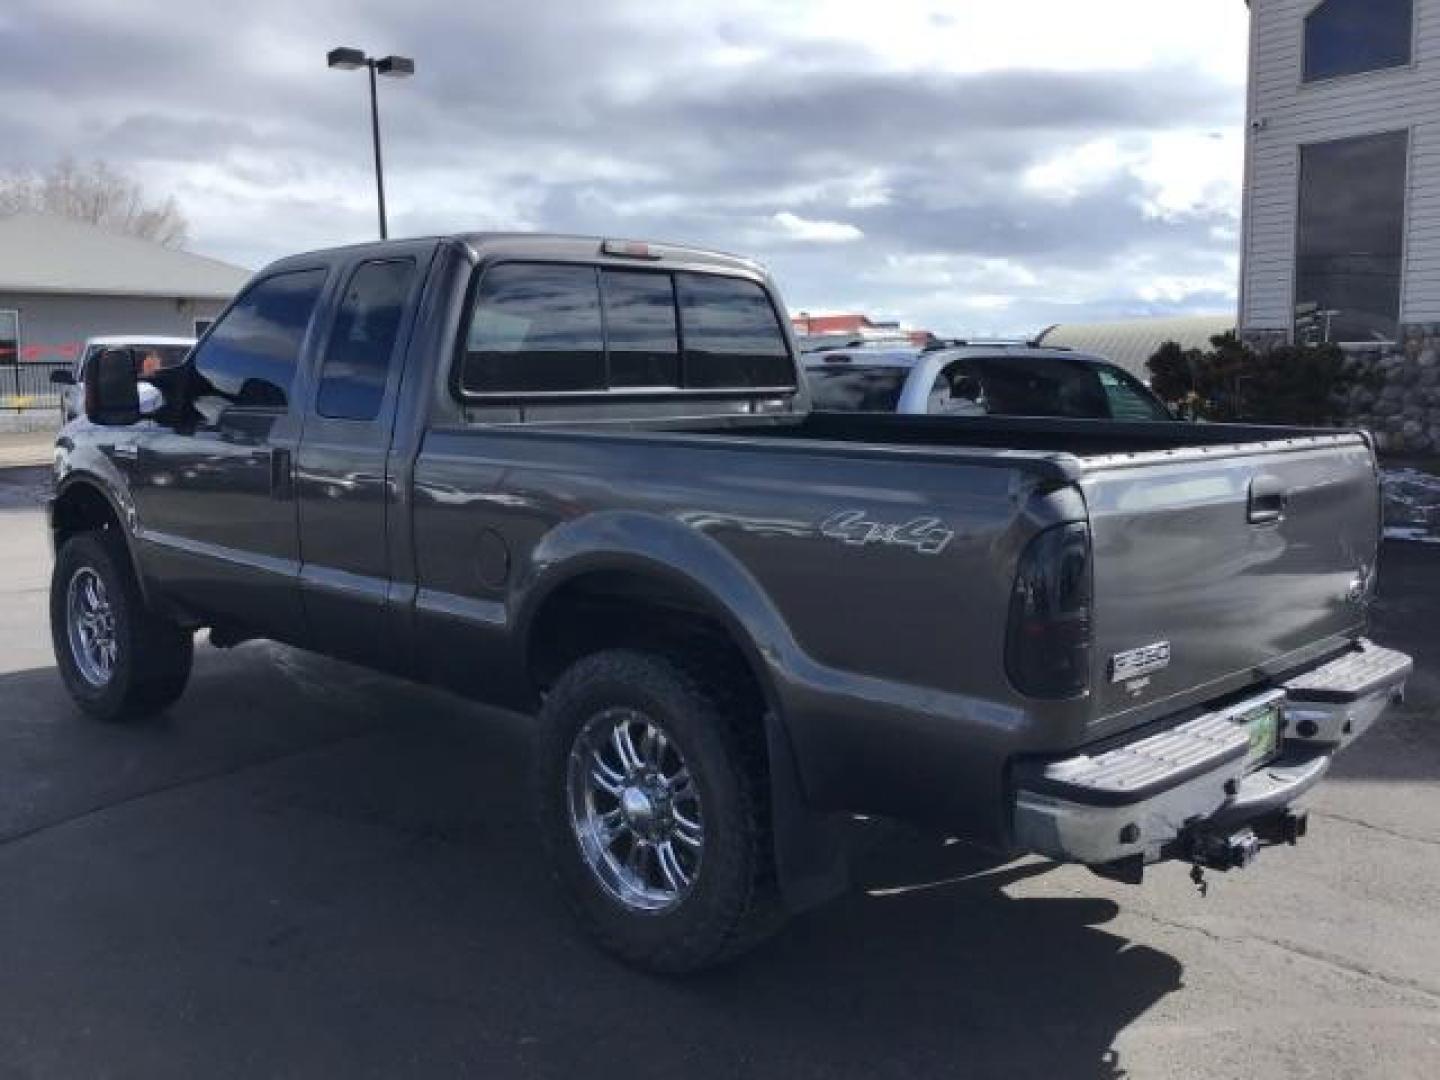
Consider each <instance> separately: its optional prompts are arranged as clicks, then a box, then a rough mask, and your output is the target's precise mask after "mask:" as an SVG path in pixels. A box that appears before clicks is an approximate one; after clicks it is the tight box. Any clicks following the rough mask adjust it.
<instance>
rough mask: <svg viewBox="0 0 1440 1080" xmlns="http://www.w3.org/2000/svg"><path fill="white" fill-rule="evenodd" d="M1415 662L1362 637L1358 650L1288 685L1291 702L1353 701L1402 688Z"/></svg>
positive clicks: (1286, 690)
mask: <svg viewBox="0 0 1440 1080" xmlns="http://www.w3.org/2000/svg"><path fill="white" fill-rule="evenodd" d="M1414 667H1415V661H1413V660H1411V659H1410V657H1408V656H1406V655H1405V654H1404V653H1402V652H1396V651H1395V650H1394V649H1385V648H1382V647H1380V646H1379V645H1376V644H1375V643H1374V642H1372V641H1367V640H1365V639H1364V638H1362V639H1361V640H1360V641H1359V642H1358V643H1357V644H1356V647H1355V648H1354V649H1352V650H1351V651H1350V652H1347V653H1343V654H1342V655H1340V656H1337V657H1336V658H1335V659H1334V660H1331V661H1330V662H1329V663H1328V664H1321V665H1320V666H1319V667H1317V668H1312V669H1311V670H1310V671H1307V672H1305V674H1303V675H1297V676H1296V677H1295V678H1293V679H1291V680H1290V681H1289V682H1287V683H1286V684H1285V692H1286V693H1287V694H1288V695H1289V696H1290V700H1291V701H1324V702H1335V703H1341V702H1350V701H1357V700H1359V699H1360V698H1363V697H1368V696H1369V695H1371V694H1374V693H1376V692H1377V691H1381V690H1384V689H1385V688H1387V687H1393V686H1402V685H1404V682H1405V680H1406V679H1407V678H1409V676H1410V672H1411V671H1412V670H1413V669H1414Z"/></svg>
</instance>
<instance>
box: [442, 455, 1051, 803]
mask: <svg viewBox="0 0 1440 1080" xmlns="http://www.w3.org/2000/svg"><path fill="white" fill-rule="evenodd" d="M1038 483H1039V481H1037V480H1036V479H1035V478H1034V477H1033V476H1031V475H1030V474H1028V473H1027V472H1026V471H1024V470H1023V469H1021V468H1018V467H1015V466H1014V465H1013V464H1011V465H1003V464H993V465H981V464H970V463H964V462H963V461H960V460H957V459H955V458H954V457H953V456H951V457H947V456H946V455H945V454H943V453H939V454H937V453H927V452H913V451H900V450H897V451H893V452H890V451H876V450H874V449H871V450H869V451H868V452H860V451H857V450H855V449H854V448H837V447H833V446H826V445H819V444H814V443H796V442H795V441H784V440H773V441H767V440H765V439H763V438H749V439H744V440H740V439H732V438H725V437H701V436H686V435H666V434H662V433H632V434H619V435H612V434H596V433H593V432H575V431H564V430H545V429H539V428H536V427H533V426H532V427H527V428H523V429H522V428H518V427H516V428H506V427H492V428H483V427H477V428H470V429H466V428H459V427H456V428H450V429H442V430H435V431H432V432H431V433H430V434H429V435H428V436H427V437H426V439H425V443H424V446H423V448H422V451H421V453H420V455H419V458H418V461H417V464H416V468H415V478H414V500H415V552H416V565H417V571H418V580H419V586H420V590H419V596H418V602H417V610H418V628H419V630H420V634H421V650H422V654H424V655H428V656H430V657H432V658H435V659H436V660H437V661H438V662H440V663H442V664H445V665H447V666H450V667H451V668H452V672H451V674H452V675H455V674H460V673H461V672H462V671H464V672H468V673H469V674H470V675H471V676H472V677H473V679H474V683H475V684H484V683H485V682H486V681H487V679H488V680H489V682H490V686H491V688H492V690H508V689H512V688H509V687H507V686H505V683H506V679H507V675H506V672H507V671H513V670H514V669H515V668H516V667H517V663H516V661H517V657H518V649H519V646H520V643H519V642H517V641H516V640H515V638H516V636H517V634H518V633H519V631H520V630H521V629H522V628H523V624H524V620H525V615H526V606H527V603H528V602H529V598H530V597H531V596H534V595H537V594H538V593H540V592H543V591H544V590H543V588H542V585H543V584H544V583H546V582H553V581H554V580H556V579H558V578H559V577H563V576H564V575H566V574H568V573H574V572H578V571H579V570H580V569H582V566H583V564H584V563H585V562H586V561H587V560H588V561H590V562H592V563H593V562H594V561H595V559H597V558H599V557H602V556H604V555H606V554H609V555H612V556H618V555H623V554H625V553H627V552H628V553H633V551H634V549H636V548H640V547H643V548H644V549H645V551H644V553H643V558H644V559H648V560H651V561H652V562H655V563H657V564H661V563H668V564H669V565H670V566H671V567H672V568H673V569H674V570H675V571H677V572H678V573H680V574H681V575H689V576H691V577H692V579H693V580H694V582H695V584H696V586H697V588H699V589H700V590H702V591H706V592H711V593H718V594H719V595H715V596H714V600H715V601H716V604H717V605H718V606H719V607H721V608H722V609H724V610H725V611H728V612H730V613H732V614H733V617H734V618H735V619H736V620H737V622H738V624H739V626H740V628H741V629H742V631H743V632H744V633H745V634H746V635H747V636H748V637H749V638H750V639H751V640H752V641H753V642H754V643H755V648H756V654H757V656H759V657H760V662H761V663H762V664H763V665H765V667H766V668H767V669H768V674H769V677H770V680H771V683H772V686H773V688H774V691H775V694H776V697H777V698H778V701H777V704H778V705H779V706H780V708H781V710H782V711H783V714H784V722H785V724H786V727H787V730H788V733H789V735H790V738H791V739H792V742H793V744H794V746H795V749H796V751H797V758H798V760H799V761H800V765H801V770H802V775H803V777H804V779H805V781H806V785H807V793H808V794H809V795H810V796H811V797H812V799H813V800H814V801H815V802H816V803H817V804H818V805H821V806H829V807H843V808H845V809H851V810H857V811H868V812H875V813H903V814H905V815H906V816H911V817H926V818H930V819H935V820H944V821H947V822H955V821H964V820H976V819H977V818H978V817H981V816H983V817H985V818H986V819H989V818H993V817H994V815H995V814H996V812H997V808H998V806H999V805H1000V803H1001V801H1002V800H1001V798H1000V796H1001V794H1002V792H1001V790H1000V784H1001V781H1002V776H1003V771H1004V770H1003V761H1004V759H1005V757H1006V756H1007V755H1008V754H1009V753H1011V752H1012V751H1013V749H1014V744H1015V741H1016V740H1017V738H1018V739H1021V740H1022V741H1023V739H1024V738H1025V736H1026V733H1027V731H1028V728H1027V725H1028V724H1029V723H1030V721H1031V719H1032V718H1033V716H1032V714H1031V713H1030V712H1029V711H1028V710H1027V708H1026V703H1025V702H1024V701H1022V700H1021V699H1019V698H1018V697H1017V696H1016V695H1015V694H1014V693H1013V691H1012V690H1011V689H1010V687H1009V685H1008V683H1007V682H1006V680H1005V676H1004V656H1003V653H1004V626H1005V621H1006V617H1007V613H1008V604H1009V595H1010V589H1011V585H1012V581H1013V575H1014V565H1015V560H1016V558H1017V555H1018V552H1019V550H1020V549H1021V548H1022V547H1023V545H1024V543H1025V542H1026V541H1027V540H1028V539H1029V537H1030V536H1031V535H1033V533H1034V532H1035V531H1036V530H1037V529H1038V528H1039V527H1041V526H1042V525H1043V524H1045V523H1047V522H1046V521H1045V520H1043V519H1044V518H1047V517H1048V518H1051V519H1054V518H1057V517H1058V516H1059V515H1060V514H1062V513H1063V510H1062V509H1060V508H1058V507H1057V504H1055V503H1054V502H1052V501H1047V500H1044V499H1041V500H1039V501H1038V502H1037V500H1036V498H1035V496H1036V490H1037V484H1038ZM1061 503H1062V504H1063V500H1061ZM1037 506H1038V507H1040V509H1039V510H1038V511H1037V510H1036V509H1035V507H1037ZM1077 507H1078V500H1077V501H1076V502H1075V504H1074V506H1072V507H1071V510H1072V512H1073V511H1074V510H1075V509H1076V508H1077ZM587 521H588V522H589V524H585V523H586V522H587ZM637 522H642V523H645V524H641V525H638V526H637V524H636V523H637ZM837 522H838V524H837ZM827 523H829V525H828V527H827ZM917 523H918V524H917ZM907 524H908V525H911V526H913V528H912V530H911V531H910V532H908V533H906V532H903V531H902V532H898V533H892V532H886V531H885V530H887V529H889V528H891V527H895V526H905V525H907ZM637 528H638V529H640V530H641V531H642V532H644V533H645V534H646V535H645V537H644V539H643V540H637V539H635V538H634V534H635V530H636V529H637ZM572 532H583V533H584V535H585V537H586V540H585V543H584V544H582V545H578V546H577V545H576V544H573V543H567V544H564V545H561V544H559V543H558V542H557V541H556V540H555V537H557V536H559V535H561V534H562V533H572ZM905 537H910V538H912V541H907V540H905V539H904V538H905ZM913 538H920V539H919V540H918V541H916V540H913ZM697 544H699V545H703V550H702V548H700V547H696V546H695V545H697ZM607 548H608V549H609V550H608V552H607V550H606V549H607ZM502 552H503V554H502ZM582 556H583V557H584V558H582ZM502 558H503V559H504V560H505V561H506V563H507V565H508V569H507V571H506V572H505V573H504V575H503V580H500V575H498V574H497V573H496V567H497V566H498V565H499V563H500V560H501V559H502ZM717 561H718V563H717V565H718V564H719V563H723V564H725V565H726V566H727V567H729V568H730V569H732V570H733V571H734V573H733V574H732V573H729V572H728V571H727V572H726V573H719V572H716V573H714V574H711V573H709V572H708V571H706V570H705V569H704V567H705V566H706V565H707V564H710V563H712V562H717ZM482 563H484V564H486V565H483V566H482ZM727 593H728V595H727ZM743 593H748V594H749V595H737V594H743ZM446 681H450V680H449V679H447V680H446ZM471 688H472V689H476V688H479V687H478V685H472V687H471Z"/></svg>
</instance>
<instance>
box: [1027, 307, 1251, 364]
mask: <svg viewBox="0 0 1440 1080" xmlns="http://www.w3.org/2000/svg"><path fill="white" fill-rule="evenodd" d="M1234 329H1235V316H1234V315H1176V316H1166V317H1164V318H1159V319H1126V320H1124V321H1121V322H1097V323H1060V324H1059V325H1057V326H1052V327H1050V329H1049V330H1046V331H1045V332H1044V333H1043V334H1041V335H1040V336H1039V337H1038V338H1037V339H1036V343H1037V344H1039V345H1051V346H1056V345H1059V346H1063V347H1065V348H1068V349H1075V350H1076V351H1078V352H1087V353H1095V354H1097V355H1099V356H1103V357H1105V359H1107V360H1110V361H1112V362H1113V363H1116V364H1119V365H1120V366H1121V367H1123V368H1124V369H1125V370H1126V371H1128V372H1130V374H1132V375H1134V376H1136V377H1137V378H1140V379H1146V380H1148V379H1149V378H1150V372H1149V370H1148V369H1147V368H1146V367H1145V361H1146V360H1149V359H1150V357H1151V356H1153V355H1154V353H1155V350H1156V349H1158V348H1159V347H1160V346H1161V345H1163V344H1165V342H1167V341H1175V342H1178V343H1179V344H1180V346H1181V348H1185V349H1208V348H1210V339H1211V338H1212V337H1214V336H1215V335H1217V334H1223V333H1225V332H1227V331H1230V330H1234Z"/></svg>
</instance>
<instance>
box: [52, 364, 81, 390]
mask: <svg viewBox="0 0 1440 1080" xmlns="http://www.w3.org/2000/svg"><path fill="white" fill-rule="evenodd" d="M50 381H51V382H52V383H54V384H55V385H56V386H74V385H75V373H74V372H73V371H71V370H70V369H69V368H60V369H59V370H57V371H52V372H50Z"/></svg>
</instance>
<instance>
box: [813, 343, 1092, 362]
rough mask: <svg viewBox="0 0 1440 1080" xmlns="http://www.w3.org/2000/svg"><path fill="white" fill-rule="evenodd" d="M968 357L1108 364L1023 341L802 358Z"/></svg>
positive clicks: (858, 349) (872, 348)
mask: <svg viewBox="0 0 1440 1080" xmlns="http://www.w3.org/2000/svg"><path fill="white" fill-rule="evenodd" d="M967 357H973V358H977V359H978V358H984V359H986V360H1005V359H1011V360H1027V359H1028V360H1035V359H1039V360H1078V361H1080V362H1081V363H1086V364H1105V363H1109V361H1108V360H1106V359H1105V357H1103V356H1095V355H1093V354H1092V353H1082V352H1071V351H1070V350H1069V349H1063V348H1045V347H1044V346H1035V345H1025V344H1022V343H1003V342H993V343H990V344H980V343H976V344H974V345H946V346H942V347H940V348H933V347H932V348H928V349H927V348H921V347H919V346H916V347H912V348H906V347H903V346H895V345H859V346H855V347H852V348H835V349H829V350H821V351H817V352H808V353H805V354H804V356H802V357H801V359H802V360H803V361H804V363H805V366H806V367H807V368H823V367H825V366H827V365H835V366H840V365H843V364H852V365H854V366H856V367H864V366H866V365H870V366H884V367H914V366H916V365H918V364H920V363H922V362H923V361H926V360H930V359H932V358H933V359H937V360H961V359H965V358H967Z"/></svg>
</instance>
